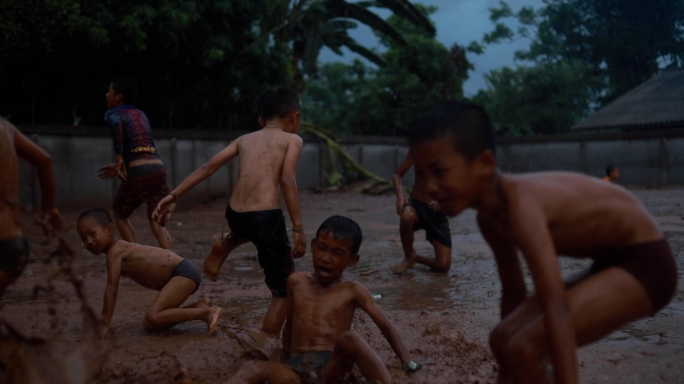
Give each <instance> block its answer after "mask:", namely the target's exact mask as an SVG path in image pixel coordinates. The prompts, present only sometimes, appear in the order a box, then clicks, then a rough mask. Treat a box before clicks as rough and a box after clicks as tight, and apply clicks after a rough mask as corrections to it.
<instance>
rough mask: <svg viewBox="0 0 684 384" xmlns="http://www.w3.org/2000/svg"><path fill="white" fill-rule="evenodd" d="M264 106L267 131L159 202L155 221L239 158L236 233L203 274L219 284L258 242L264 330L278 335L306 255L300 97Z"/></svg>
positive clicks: (272, 96)
mask: <svg viewBox="0 0 684 384" xmlns="http://www.w3.org/2000/svg"><path fill="white" fill-rule="evenodd" d="M260 104H261V115H260V116H261V117H259V124H260V125H261V127H262V129H261V130H259V131H256V132H252V133H249V134H246V135H243V136H240V137H239V138H237V139H236V140H235V141H233V142H232V143H230V144H229V145H228V146H227V147H226V148H224V149H223V150H221V151H220V152H219V153H217V154H216V155H214V157H212V158H211V159H210V160H209V161H208V162H207V163H205V164H204V165H202V166H201V167H200V168H198V169H197V170H195V171H194V172H193V173H191V174H190V175H189V176H188V177H186V178H185V180H183V182H182V183H180V185H178V186H177V187H176V189H174V190H173V191H172V192H171V194H170V195H169V196H167V197H165V198H164V199H163V200H162V201H160V202H159V205H158V206H157V208H156V210H155V212H154V218H155V219H157V220H158V221H159V222H161V223H165V222H167V221H168V220H169V219H170V216H171V213H172V212H173V211H174V210H175V208H176V200H177V199H179V198H180V197H181V196H183V194H184V193H185V192H187V191H188V190H190V189H191V188H192V187H194V186H195V185H197V184H198V183H199V182H201V181H202V180H204V179H206V178H207V177H209V176H211V175H212V174H213V173H214V172H216V171H217V170H218V169H219V168H220V167H221V166H222V165H224V164H225V163H227V162H228V161H229V160H230V159H232V158H234V157H236V156H240V162H239V171H238V181H237V183H236V184H235V188H234V190H233V193H232V195H231V197H230V203H229V205H228V207H227V208H226V219H227V220H228V225H229V226H230V229H231V233H230V234H229V235H228V237H226V238H225V239H220V240H219V241H217V242H216V243H215V244H214V246H213V248H212V251H211V253H210V254H209V256H208V257H207V260H206V262H205V264H204V272H205V274H206V275H207V276H208V277H209V278H211V279H214V280H215V279H216V276H217V275H218V272H219V270H220V268H221V265H222V264H223V262H224V261H225V260H226V258H227V257H228V254H229V253H230V252H231V251H232V250H233V249H235V247H237V246H238V245H240V244H244V243H246V242H249V241H251V242H253V243H254V244H255V245H256V247H257V250H258V258H259V265H260V266H261V268H263V270H264V274H265V275H266V279H265V282H266V285H267V286H268V287H269V289H270V290H271V294H272V300H271V304H270V306H269V308H268V311H267V312H266V316H265V318H264V323H263V326H262V330H263V331H264V332H266V333H269V334H271V335H278V334H280V330H281V328H282V327H283V323H284V322H285V315H286V311H287V308H286V306H285V298H286V297H287V278H288V276H289V275H290V274H291V273H292V272H293V271H294V261H293V258H295V259H296V258H299V257H301V256H303V255H304V253H305V252H306V239H305V238H304V229H303V227H302V219H301V214H300V212H299V197H298V191H297V182H296V180H295V172H296V169H297V159H298V158H299V153H300V152H301V150H302V144H303V142H302V139H301V137H299V136H298V135H297V132H298V131H299V121H300V116H301V106H300V104H299V98H298V97H297V94H296V93H295V92H293V91H291V90H290V89H287V88H284V87H282V88H277V89H273V90H270V91H267V92H266V93H265V94H264V95H262V97H261V102H260ZM281 191H282V194H283V197H284V199H285V205H286V206H287V210H288V212H289V213H290V218H291V219H292V232H293V237H294V243H295V245H294V248H292V247H291V246H290V242H289V239H288V237H287V232H286V228H285V218H284V216H283V212H282V210H281V208H280V193H281Z"/></svg>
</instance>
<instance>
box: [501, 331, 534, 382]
mask: <svg viewBox="0 0 684 384" xmlns="http://www.w3.org/2000/svg"><path fill="white" fill-rule="evenodd" d="M540 348H541V346H539V345H537V343H535V342H534V341H533V340H530V339H529V338H527V337H525V336H524V335H515V336H514V337H510V338H509V339H508V340H507V342H506V344H505V346H504V349H503V356H504V360H505V362H506V367H507V368H508V370H509V371H510V373H511V374H512V375H513V377H516V378H525V377H527V376H529V375H531V372H533V371H534V370H535V369H536V368H538V367H539V365H540V364H541V360H540V357H541V356H542V355H543V354H542V351H541V350H540Z"/></svg>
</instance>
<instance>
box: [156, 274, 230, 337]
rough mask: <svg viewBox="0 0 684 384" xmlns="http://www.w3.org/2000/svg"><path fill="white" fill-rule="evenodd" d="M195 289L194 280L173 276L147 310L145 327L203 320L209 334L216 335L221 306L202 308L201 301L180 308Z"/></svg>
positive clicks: (159, 326)
mask: <svg viewBox="0 0 684 384" xmlns="http://www.w3.org/2000/svg"><path fill="white" fill-rule="evenodd" d="M194 290H195V282H194V281H192V280H190V279H188V278H186V277H182V276H174V277H172V278H171V280H169V282H168V283H166V285H165V286H164V288H162V289H161V291H159V294H157V297H155V299H154V301H153V302H152V305H151V306H150V308H149V309H148V310H147V313H146V314H145V320H143V326H144V327H145V329H147V330H152V329H159V328H168V327H171V326H173V325H176V324H178V323H181V322H185V321H190V320H202V321H204V322H205V323H206V324H207V327H208V328H209V334H210V335H215V334H216V332H217V331H218V319H219V317H220V316H221V312H222V310H221V308H219V307H209V308H202V307H200V306H198V305H197V304H199V303H196V304H193V305H192V306H189V307H186V308H179V307H180V305H181V304H183V302H184V301H185V300H186V299H187V298H188V297H189V296H190V295H191V294H192V292H193V291H194Z"/></svg>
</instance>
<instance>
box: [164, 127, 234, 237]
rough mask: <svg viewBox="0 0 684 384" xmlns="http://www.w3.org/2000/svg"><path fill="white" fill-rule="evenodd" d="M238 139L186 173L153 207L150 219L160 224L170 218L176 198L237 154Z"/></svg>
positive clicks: (174, 207)
mask: <svg viewBox="0 0 684 384" xmlns="http://www.w3.org/2000/svg"><path fill="white" fill-rule="evenodd" d="M239 141H240V139H239V138H238V139H236V140H234V141H233V142H231V143H230V144H228V145H227V146H226V147H225V148H223V149H222V150H221V151H219V152H218V153H217V154H215V155H214V156H213V157H212V158H211V159H209V161H207V162H206V163H204V164H202V166H201V167H199V168H197V169H196V170H195V171H194V172H193V173H191V174H190V175H188V177H186V178H185V180H183V181H182V182H181V183H180V184H179V185H178V186H177V187H176V188H175V189H174V190H173V191H171V194H170V195H168V196H166V197H165V198H163V199H162V200H161V201H160V202H159V204H157V208H155V210H154V212H153V213H152V219H153V220H156V221H157V222H159V223H160V224H162V225H164V224H166V222H168V221H169V220H170V219H171V213H173V211H174V210H175V209H176V200H178V199H179V198H180V197H181V196H183V194H185V192H187V191H189V190H190V189H192V188H193V187H194V186H195V185H197V184H199V183H200V182H202V181H203V180H204V179H206V178H207V177H209V176H211V175H213V174H214V172H216V171H217V170H218V169H219V168H221V166H223V165H224V164H225V163H227V162H228V161H229V160H230V159H232V158H234V157H235V156H237V155H238V142H239Z"/></svg>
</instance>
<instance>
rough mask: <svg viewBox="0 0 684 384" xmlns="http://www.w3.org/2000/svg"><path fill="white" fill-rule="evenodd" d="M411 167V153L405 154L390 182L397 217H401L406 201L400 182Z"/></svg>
mask: <svg viewBox="0 0 684 384" xmlns="http://www.w3.org/2000/svg"><path fill="white" fill-rule="evenodd" d="M412 165H413V158H412V157H411V153H410V152H409V154H407V155H406V157H405V158H404V161H402V162H401V164H400V165H399V168H397V171H396V172H395V173H394V176H392V182H393V184H394V193H395V194H396V195H397V215H399V216H401V212H402V211H403V210H404V203H406V202H407V201H408V199H406V195H404V188H403V186H402V185H401V181H402V178H403V177H404V175H405V174H406V172H408V170H409V169H410V168H411V166H412Z"/></svg>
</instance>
